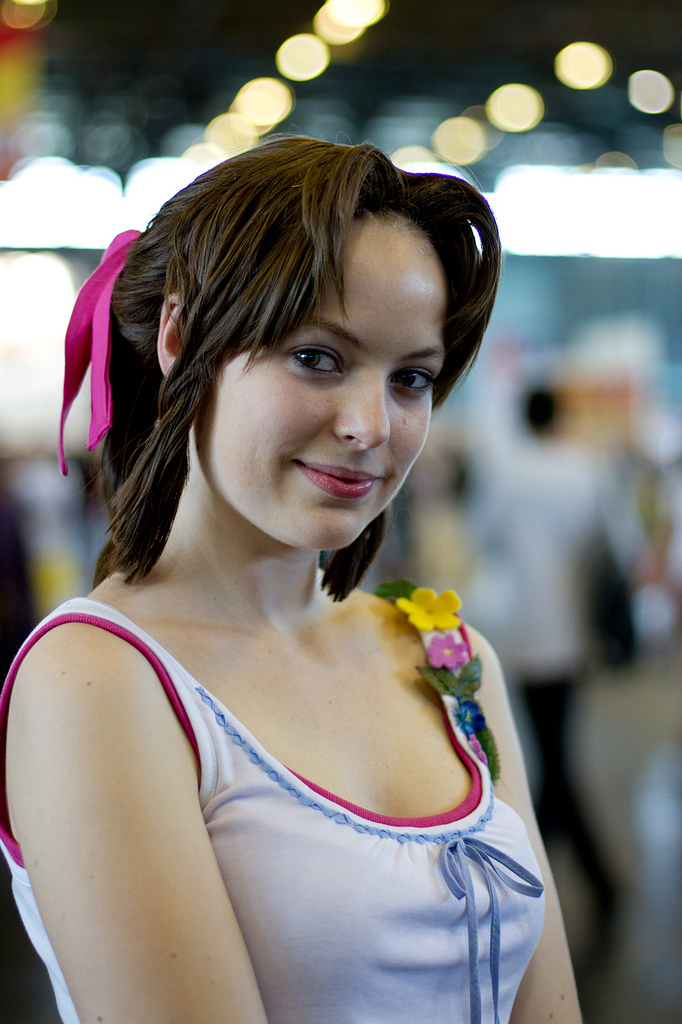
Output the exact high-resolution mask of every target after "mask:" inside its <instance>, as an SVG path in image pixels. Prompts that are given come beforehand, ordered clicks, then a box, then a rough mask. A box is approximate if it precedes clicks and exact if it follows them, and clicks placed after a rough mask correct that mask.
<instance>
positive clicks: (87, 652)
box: [11, 622, 163, 709]
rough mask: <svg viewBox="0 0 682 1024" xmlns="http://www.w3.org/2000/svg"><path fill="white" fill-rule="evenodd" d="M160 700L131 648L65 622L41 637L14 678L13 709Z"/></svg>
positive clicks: (148, 670)
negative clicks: (60, 704)
mask: <svg viewBox="0 0 682 1024" xmlns="http://www.w3.org/2000/svg"><path fill="white" fill-rule="evenodd" d="M154 694H157V695H158V696H159V697H160V699H161V698H163V691H162V690H161V688H160V687H159V684H158V677H157V675H156V672H155V671H154V670H153V668H152V667H151V665H150V664H149V662H148V661H147V659H146V658H145V657H144V655H143V654H141V653H140V652H139V651H138V650H136V649H135V648H134V647H133V646H132V644H130V643H128V642H126V641H125V640H123V639H122V638H121V637H119V636H116V635H115V634H113V633H111V632H109V631H108V630H106V629H102V628H100V627H98V626H95V625H89V624H88V623H81V622H67V623H63V624H61V625H59V626H56V627H55V628H54V629H51V630H50V631H49V632H47V633H45V635H44V636H42V637H41V638H40V639H39V640H38V641H37V642H36V643H35V645H34V646H33V647H32V648H31V650H30V651H29V652H28V654H27V655H26V657H25V658H24V661H23V662H22V664H21V666H20V668H19V671H18V673H17V678H16V682H15V684H14V690H13V694H12V703H11V707H12V708H13V709H15V708H17V707H19V706H21V705H22V704H25V703H28V704H31V705H33V704H36V705H40V704H42V703H44V702H47V703H48V704H50V705H51V704H52V703H53V702H57V703H59V702H64V701H67V702H72V701H75V702H78V701H79V700H80V699H84V698H85V697H87V699H88V701H89V702H90V703H91V704H92V705H93V709H94V707H95V706H96V705H97V704H99V703H102V704H106V703H108V702H111V703H115V702H122V701H123V702H130V701H131V700H132V701H134V700H136V699H137V700H143V699H144V697H145V695H147V697H149V696H152V697H153V695H154Z"/></svg>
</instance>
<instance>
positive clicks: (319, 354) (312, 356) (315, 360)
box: [295, 348, 338, 373]
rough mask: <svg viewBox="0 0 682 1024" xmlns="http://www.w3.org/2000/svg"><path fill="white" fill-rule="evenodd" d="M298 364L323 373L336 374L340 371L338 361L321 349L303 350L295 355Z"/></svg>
mask: <svg viewBox="0 0 682 1024" xmlns="http://www.w3.org/2000/svg"><path fill="white" fill-rule="evenodd" d="M295 356H296V359H297V360H298V362H299V363H300V364H301V365H302V366H305V367H306V368H307V369H309V370H319V371H320V372H321V373H334V372H335V371H336V370H337V369H338V361H337V360H336V359H335V358H334V356H332V355H330V353H329V352H324V351H322V350H321V349H319V348H302V349H299V350H298V352H296V353H295Z"/></svg>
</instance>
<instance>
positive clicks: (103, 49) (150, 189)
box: [0, 0, 682, 1024]
mask: <svg viewBox="0 0 682 1024" xmlns="http://www.w3.org/2000/svg"><path fill="white" fill-rule="evenodd" d="M681 39H682V7H680V5H679V4H678V3H675V2H672V0H647V2H644V0H642V2H639V0H618V2H615V0H555V2H553V3H552V4H547V3H541V2H538V0H519V2H514V0H481V2H479V3H475V4H466V3H464V2H463V0H440V2H437V0H392V3H391V4H390V6H389V5H388V3H385V2H384V0H329V2H327V3H326V4H325V5H324V7H319V5H317V4H316V3H315V2H310V0H288V2H285V3H281V2H279V3H278V2H274V0H249V2H248V3H245V2H243V0H242V2H238V0H165V2H161V0H118V3H116V4H110V3H105V2H104V0H45V2H33V0H31V2H27V0H23V2H19V0H3V2H1V3H0V297H1V307H0V308H1V309H2V315H1V316H0V659H1V660H2V665H0V668H1V669H2V670H3V671H4V669H5V668H6V666H7V664H8V662H9V660H10V659H11V657H12V655H13V653H14V651H15V650H16V647H17V646H18V645H19V643H20V642H21V640H22V638H23V637H24V635H25V634H26V632H27V631H28V629H29V628H30V627H31V626H32V625H33V624H34V623H35V622H36V621H37V620H38V619H39V618H40V617H41V616H42V615H43V614H45V613H46V612H47V611H48V610H49V609H50V608H52V607H53V606H55V605H56V604H58V603H59V602H60V601H62V600H64V599H66V598H68V597H70V596H73V595H74V594H78V593H86V592H87V591H88V590H89V588H90V579H91V574H92V568H93V563H94V559H95V557H96V554H97V552H98V550H99V547H100V545H101V543H102V539H103V523H102V515H101V511H100V507H99V503H98V499H97V495H96V486H95V481H96V475H97V457H96V453H95V455H94V456H89V455H87V454H86V452H85V450H84V447H83V442H84V439H85V437H86V434H87V420H88V413H89V409H88V404H89V403H88V396H87V393H86V394H84V395H82V396H81V399H82V400H80V401H79V403H78V404H77V406H76V407H74V410H73V413H72V415H71V418H70V420H69V424H68V429H67V446H68V451H69V456H70V462H71V472H70V474H69V477H68V478H67V479H62V478H61V477H60V475H59V471H58V465H57V460H56V435H57V423H58V418H59V409H60V404H61V375H62V359H63V357H62V344H63V336H64V330H65V326H66V323H67V321H68V317H69V314H70V311H71V307H72V304H73V301H74V297H75V294H76V292H77V290H78V288H79V286H80V284H81V283H82V282H83V280H84V279H85V277H86V276H87V275H88V274H89V273H90V272H91V270H92V269H93V268H94V266H95V265H96V264H97V262H98V260H99V258H100V256H101V252H102V250H103V249H104V248H105V247H106V245H107V244H108V243H109V241H110V240H111V239H112V237H113V236H114V234H115V233H116V232H118V231H121V230H125V229H127V228H130V227H137V228H143V227H144V226H145V224H146V223H147V222H148V220H149V219H150V217H151V216H152V215H153V214H154V212H155V211H156V210H157V209H158V207H159V206H160V205H161V203H162V202H163V201H165V199H166V198H168V197H169V196H171V195H172V194H174V193H175V192H176V191H177V190H178V189H179V188H181V187H183V186H184V185H185V184H186V183H188V182H189V181H191V180H192V179H193V178H194V177H195V176H196V175H197V174H198V173H200V172H201V171H202V170H204V169H205V168H207V167H209V166H211V165H212V164H214V163H216V162H218V161H220V160H223V159H226V158H229V157H230V156H231V155H233V154H235V153H237V152H240V151H242V150H243V149H246V148H248V147H249V146H252V145H253V144H255V143H256V142H257V140H258V139H259V138H260V137H262V136H265V135H267V134H268V133H270V132H273V131H274V132H285V133H303V134H308V135H312V136H315V137H318V138H324V139H327V140H330V141H338V142H351V143H358V142H361V141H364V140H370V141H371V142H373V143H375V144H376V145H377V146H379V147H381V148H382V149H383V150H384V151H385V152H386V153H388V154H389V155H390V156H391V157H392V159H393V160H394V162H395V163H396V164H398V165H399V166H402V167H405V168H408V169H416V170H424V169H429V168H437V169H439V170H440V171H442V172H444V173H451V174H456V175H459V176H461V177H464V178H466V179H467V180H469V181H471V182H473V183H474V184H476V185H478V186H479V187H480V188H481V189H482V190H483V191H484V193H485V194H486V196H487V197H488V200H489V202H490V203H491V206H492V207H493V209H494V211H495V213H496V215H497V217H498V221H499V224H500V231H501V235H502V241H503V245H504V248H505V253H506V256H505V271H504V278H503V282H502V287H501V291H500V296H499V300H498V304H497V307H496V311H495V313H494V316H493V319H492V322H491V325H490V328H489V331H488V334H487V336H486V339H485V342H484V346H483V349H482V352H481V355H480V357H479V360H478V363H477V365H476V367H475V368H474V370H473V371H472V373H471V374H470V376H469V378H468V379H467V381H466V382H464V384H463V385H462V386H461V387H460V388H459V389H458V390H457V392H456V393H455V394H454V395H453V396H451V398H450V399H449V400H448V402H447V403H446V406H445V407H444V408H443V409H441V410H440V411H439V412H438V414H437V415H436V416H435V418H434V423H433V428H432V431H431V434H430V437H429V441H428V443H427V447H426V448H425V451H424V453H423V455H422V456H421V457H420V460H419V462H418V464H417V466H416V467H415V470H414V473H413V476H412V478H411V482H410V484H409V485H408V486H407V487H406V489H405V491H404V493H403V494H401V496H400V498H399V500H398V502H397V506H396V509H395V516H394V526H393V529H392V532H391V534H390V537H389V540H388V543H387V545H386V547H385V550H384V553H383V555H382V558H381V561H380V564H379V565H378V566H377V568H376V570H375V571H374V572H373V577H372V580H370V581H369V583H368V585H371V584H372V583H373V582H374V581H378V580H380V579H386V578H391V577H407V578H411V579H413V580H414V581H415V582H417V583H419V584H420V585H425V586H432V587H434V588H436V589H442V588H445V587H453V586H454V587H455V588H456V589H457V590H458V591H459V593H460V594H461V596H462V599H463V602H464V612H465V615H466V618H467V620H468V621H469V622H470V623H471V624H473V625H474V626H477V627H479V628H480V629H482V630H483V631H484V632H485V633H486V634H487V635H488V636H489V637H490V638H491V640H492V641H493V642H494V643H495V645H496V647H497V649H498V651H499V653H500V657H501V660H502V662H503V666H504V668H505V670H506V673H507V676H508V679H509V683H510V689H511V694H512V701H513V705H514V709H515V713H516V716H517V722H518V726H519V730H520V733H521V736H522V739H523V742H524V747H525V749H526V752H527V757H528V766H529V773H530V778H531V783H532V786H533V792H534V796H535V799H536V802H537V806H538V811H539V815H540V820H541V824H542V827H543V830H544V831H545V835H546V839H547V843H548V847H549V852H550V856H551V860H552V864H553V867H554V870H555V873H556V876H557V881H558V885H559V890H560V895H561V898H562V903H563V906H564V913H565V917H566V923H567V928H568V933H569V941H570V944H571V948H572V952H573V956H574V960H575V966H576V971H577V975H578V983H579V988H580V993H581V998H582V1003H583V1009H584V1015H585V1020H586V1022H587V1024H612V1022H613V1024H616V1022H618V1024H669V1022H670V1024H672V1022H673V1021H674V1022H679V1021H680V1019H682V970H680V964H681V963H682V959H681V954H682V695H681V687H680V671H679V666H680V658H679V654H680V632H681V630H680V612H681V610H682V170H680V168H682V123H681V122H682V111H681V108H680V91H681V89H682V49H681V45H680V40H681ZM86 391H87V389H86ZM0 870H1V872H2V874H1V877H0V1024H56V1022H57V1017H56V1011H55V1010H54V1006H53V1001H52V996H51V991H50V988H49V983H48V981H47V978H46V977H45V975H44V971H43V969H42V967H41V966H40V964H38V963H37V961H36V959H35V957H34V955H33V954H32V951H31V950H30V949H29V948H28V944H27V941H26V939H25V937H24V935H23V931H22V929H21V925H20V923H19V922H18V919H17V917H16V912H15V910H14V906H13V902H12V898H11V893H10V890H9V883H8V875H7V873H6V871H5V869H4V867H2V868H1V869H0Z"/></svg>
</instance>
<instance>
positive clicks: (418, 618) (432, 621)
mask: <svg viewBox="0 0 682 1024" xmlns="http://www.w3.org/2000/svg"><path fill="white" fill-rule="evenodd" d="M374 593H375V594H376V595H377V597H383V598H387V599H394V600H395V603H396V606H397V607H398V608H399V609H400V611H402V612H404V613H405V615H406V616H407V619H408V622H410V623H411V624H412V625H413V626H414V627H415V628H416V629H418V630H419V632H420V633H422V635H423V639H424V648H425V651H426V658H427V661H428V664H427V665H418V666H417V669H418V671H419V672H420V674H421V675H422V676H423V677H424V679H426V681H427V682H428V683H429V684H430V685H431V686H433V688H434V689H435V690H437V691H438V693H440V694H442V695H444V696H446V697H453V698H454V700H455V702H456V709H457V710H456V715H457V719H458V721H459V724H460V727H461V729H462V731H463V732H464V733H465V735H466V737H467V740H468V741H469V745H470V747H471V749H472V750H473V751H474V753H475V754H476V756H477V757H478V758H479V760H481V761H483V762H484V763H485V764H487V765H488V770H489V771H490V777H491V779H492V781H493V783H495V782H497V780H498V779H499V777H500V758H499V754H498V751H497V744H496V743H495V738H494V736H493V734H492V732H491V731H490V728H489V727H488V725H487V724H486V720H485V715H484V714H483V710H482V709H481V705H480V704H479V702H478V701H477V700H476V694H477V692H478V689H479V687H480V685H481V658H480V656H479V655H478V654H476V655H474V657H473V658H470V657H469V645H468V643H467V642H466V640H465V639H464V636H465V635H466V634H464V635H463V634H462V632H461V628H462V620H461V619H460V617H459V616H458V615H457V611H458V610H459V607H460V604H461V602H460V600H459V598H458V596H457V594H456V593H455V592H454V590H444V591H443V593H442V594H440V595H439V596H437V595H436V594H435V592H434V591H433V590H428V589H426V588H424V587H415V585H414V584H413V583H408V581H407V580H395V581H394V582H393V583H384V584H383V585H382V586H380V587H377V589H376V590H375V591H374Z"/></svg>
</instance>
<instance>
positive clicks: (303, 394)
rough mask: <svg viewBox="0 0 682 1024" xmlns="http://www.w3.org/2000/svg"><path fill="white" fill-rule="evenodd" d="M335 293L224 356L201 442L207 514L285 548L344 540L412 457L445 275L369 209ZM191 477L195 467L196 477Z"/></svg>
mask: <svg viewBox="0 0 682 1024" xmlns="http://www.w3.org/2000/svg"><path fill="white" fill-rule="evenodd" d="M344 290H345V308H341V306H340V304H339V301H338V299H337V297H336V296H335V295H334V296H329V297H328V299H327V301H326V302H324V303H323V305H322V308H321V311H320V316H319V319H315V321H314V322H311V323H309V324H308V325H306V326H304V327H302V328H300V329H299V330H297V331H294V332H293V333H292V334H290V335H289V336H288V337H287V338H286V339H285V341H284V342H283V343H282V345H281V346H280V347H279V348H278V349H277V350H276V351H274V352H270V353H267V354H265V355H262V356H259V357H258V358H257V359H256V360H255V361H254V362H252V363H251V364H250V365H247V360H248V357H247V356H246V355H242V356H237V357H236V358H234V359H232V360H231V361H229V362H227V363H226V364H225V366H224V368H223V370H222V372H221V376H220V378H219V381H218V385H217V389H216V394H215V399H214V402H213V404H212V407H211V410H210V412H209V414H208V416H207V419H206V422H205V423H204V424H203V426H202V429H201V431H200V438H199V440H198V445H197V447H198V451H199V465H200V467H201V471H202V473H203V476H204V478H205V481H206V484H207V487H208V490H207V492H206V493H207V494H208V495H209V498H208V500H209V501H210V503H211V505H212V507H213V511H214V512H217V513H218V514H219V516H221V518H226V519H227V520H228V521H229V523H230V527H231V530H232V535H233V536H237V534H235V533H234V529H235V527H237V526H238V525H239V526H240V527H241V528H243V529H246V530H247V531H249V533H251V534H253V531H256V534H254V536H256V535H260V536H261V537H262V536H263V535H266V536H267V537H269V538H271V539H274V540H276V541H278V542H280V543H281V544H284V545H287V546H290V547H297V548H311V549H318V550H319V549H334V548H339V547H345V546H346V545H347V544H350V543H351V541H353V540H354V539H355V538H356V537H357V536H358V534H359V533H360V532H361V531H362V530H363V529H364V527H365V526H366V525H367V524H368V523H369V522H370V521H371V520H372V519H374V518H375V516H377V515H378V514H379V512H380V511H381V510H382V509H384V508H385V507H386V505H387V504H388V503H389V502H390V500H391V498H393V496H394V495H395V493H396V492H397V490H398V488H399V487H400V485H401V484H402V482H403V480H404V479H405V476H406V474H407V472H408V470H409V468H410V466H411V465H412V463H413V462H414V460H415V459H416V457H417V455H418V454H419V452H420V450H421V448H422V445H423V443H424V440H425V438H426V432H427V429H428V425H429V418H430V414H431V390H432V389H431V384H432V381H433V379H434V378H435V377H436V376H437V374H438V373H439V371H440V369H441V367H442V364H443V356H444V348H443V322H444V318H445V313H446V305H447V281H446V277H445V272H444V270H443V267H442V265H441V263H440V260H439V258H438V256H437V255H436V253H435V252H434V250H433V249H432V247H431V245H430V243H429V241H428V240H427V238H426V237H425V236H424V235H422V234H421V233H420V232H419V231H418V230H417V229H416V228H415V227H413V226H412V225H410V224H409V223H407V222H406V221H403V220H400V219H398V218H395V217H394V218H389V217H370V216H368V217H365V218H364V219H362V220H361V221H359V222H358V224H357V226H356V227H355V229H354V231H353V233H352V235H351V238H350V241H349V245H348V248H347V253H346V259H345V263H344ZM190 482H191V477H190Z"/></svg>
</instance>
